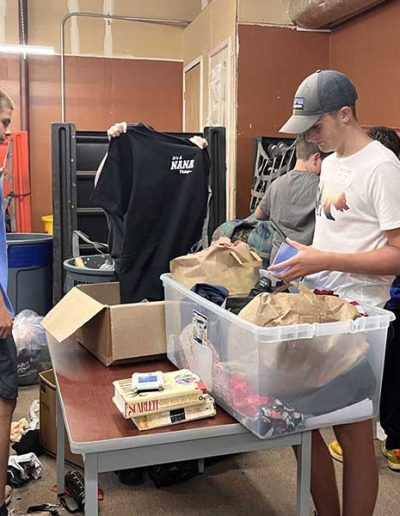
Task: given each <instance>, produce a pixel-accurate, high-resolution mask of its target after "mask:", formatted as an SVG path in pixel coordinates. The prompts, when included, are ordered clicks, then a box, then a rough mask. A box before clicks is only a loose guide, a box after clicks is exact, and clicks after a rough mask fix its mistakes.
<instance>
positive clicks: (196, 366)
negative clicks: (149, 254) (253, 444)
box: [161, 274, 394, 439]
mask: <svg viewBox="0 0 400 516" xmlns="http://www.w3.org/2000/svg"><path fill="white" fill-rule="evenodd" d="M161 279H162V282H163V284H164V289H165V300H166V335H167V351H168V358H169V360H171V362H172V363H173V364H175V365H176V366H177V367H179V368H188V369H190V370H192V371H193V372H195V373H196V374H198V375H199V376H200V377H201V379H202V380H203V381H204V383H205V384H206V385H207V388H208V389H209V391H210V392H211V394H212V395H213V396H214V397H215V399H216V401H217V402H218V404H219V405H220V406H222V407H223V408H224V409H225V410H226V411H227V412H228V413H229V414H231V415H232V416H233V417H235V418H236V419H237V420H238V421H239V422H240V423H242V424H243V425H244V426H245V427H246V428H248V429H249V430H251V431H252V432H253V433H254V434H256V435H257V436H258V437H260V438H262V439H269V438H272V437H275V436H278V435H284V434H288V433H291V432H299V431H302V430H304V429H311V428H321V427H323V426H331V425H336V424H343V423H349V422H354V421H360V420H363V419H369V418H372V417H374V416H376V415H377V414H378V407H379V394H380V388H381V381H382V372H383V360H384V356H385V346H386V335H387V330H388V326H389V323H390V321H391V320H393V319H394V316H393V314H392V313H391V312H388V311H387V310H383V309H380V308H375V307H368V306H365V307H363V308H364V310H365V312H366V313H367V314H368V316H367V317H360V318H359V319H357V320H355V321H344V322H336V323H323V324H298V325H290V326H280V327H269V328H268V327H265V328H263V327H260V326H256V325H255V324H252V323H249V322H247V321H245V320H243V319H240V318H239V317H238V316H236V315H234V314H232V313H230V312H228V311H227V310H225V309H224V308H221V307H219V306H217V305H215V304H214V303H211V302H210V301H208V300H206V299H204V298H202V297H200V296H199V295H198V294H195V293H194V292H192V291H190V290H188V289H187V288H185V287H183V286H182V285H180V284H179V283H177V282H176V281H174V280H173V279H172V278H171V276H170V275H169V274H164V275H162V276H161Z"/></svg>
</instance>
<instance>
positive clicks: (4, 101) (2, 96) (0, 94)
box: [0, 90, 14, 111]
mask: <svg viewBox="0 0 400 516" xmlns="http://www.w3.org/2000/svg"><path fill="white" fill-rule="evenodd" d="M3 109H14V102H13V101H12V99H11V97H9V96H8V95H7V93H5V92H4V91H2V90H0V111H3Z"/></svg>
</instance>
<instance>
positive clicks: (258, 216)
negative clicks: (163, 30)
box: [254, 205, 268, 220]
mask: <svg viewBox="0 0 400 516" xmlns="http://www.w3.org/2000/svg"><path fill="white" fill-rule="evenodd" d="M254 215H255V217H256V219H257V220H267V218H268V217H267V215H266V214H265V213H264V212H263V211H262V209H261V207H260V205H258V206H257V208H256V212H255V214H254Z"/></svg>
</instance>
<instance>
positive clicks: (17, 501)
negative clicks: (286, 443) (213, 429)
mask: <svg viewBox="0 0 400 516" xmlns="http://www.w3.org/2000/svg"><path fill="white" fill-rule="evenodd" d="M38 397H39V392H38V387H37V386H33V387H25V388H22V389H21V390H20V397H19V401H18V405H17V409H16V412H15V416H14V420H15V421H17V420H18V419H20V418H21V417H28V418H29V406H30V404H31V402H32V401H33V400H34V399H35V398H38ZM332 435H333V434H332V432H331V431H326V432H325V437H326V439H327V440H330V439H331V438H332ZM379 446H380V443H379V441H377V442H376V450H377V457H378V462H379V472H380V489H379V497H378V503H377V508H376V511H375V516H398V514H400V509H399V507H400V473H399V474H397V473H395V472H392V471H390V470H389V469H388V468H387V467H386V462H385V459H384V458H383V457H382V455H381V454H380V451H379ZM40 460H41V462H42V464H43V466H44V472H43V476H42V478H41V479H39V480H37V481H31V482H30V483H29V484H27V485H26V486H24V487H22V488H20V489H16V490H14V496H13V500H12V502H11V505H10V509H13V510H14V511H15V514H18V512H19V511H24V510H26V509H27V507H28V506H29V505H32V504H41V503H45V502H50V503H56V496H55V495H54V494H53V493H52V492H51V490H50V489H51V487H52V485H54V483H55V461H54V459H52V458H51V457H48V456H42V457H41V458H40ZM335 467H336V473H337V477H338V481H341V473H342V466H341V464H339V463H335ZM99 485H100V487H101V488H102V489H103V491H104V501H103V502H101V503H100V513H101V514H102V515H107V516H108V515H110V516H111V515H118V516H128V515H133V514H134V515H135V516H145V515H146V516H148V515H151V516H156V515H167V514H168V515H174V516H178V515H179V516H180V515H182V516H183V515H193V516H197V515H199V516H200V515H210V516H214V515H215V516H217V515H218V516H223V515H226V516H228V515H229V516H235V515H237V516H245V515H252V516H258V515H259V516H261V515H262V516H291V515H294V514H295V499H296V489H295V486H296V466H295V460H294V456H293V453H292V451H291V450H290V449H287V448H279V449H273V450H267V451H264V452H255V453H247V454H242V455H234V456H229V457H224V458H218V459H215V460H213V461H210V462H209V464H208V465H207V467H206V471H205V473H204V474H203V475H200V476H198V477H196V478H194V479H192V480H190V481H188V482H185V483H182V484H178V485H175V486H172V487H169V488H163V489H156V488H155V487H154V485H153V484H152V482H151V481H149V480H146V481H145V483H144V484H142V485H140V486H136V487H129V486H125V485H122V484H120V483H119V481H118V479H117V477H116V475H115V474H114V473H107V474H102V475H100V478H99ZM60 513H61V514H63V515H64V514H67V512H66V511H64V510H60Z"/></svg>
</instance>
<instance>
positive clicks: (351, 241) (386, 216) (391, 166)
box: [307, 141, 400, 306]
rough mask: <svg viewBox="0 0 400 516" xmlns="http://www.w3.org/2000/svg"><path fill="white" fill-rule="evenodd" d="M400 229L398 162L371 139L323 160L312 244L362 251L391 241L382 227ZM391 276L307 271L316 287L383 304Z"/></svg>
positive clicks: (318, 247)
mask: <svg viewBox="0 0 400 516" xmlns="http://www.w3.org/2000/svg"><path fill="white" fill-rule="evenodd" d="M396 228H400V162H399V160H398V159H397V158H396V156H395V155H394V154H393V152H392V151H390V150H389V149H387V148H386V147H385V146H383V145H382V144H381V143H380V142H377V141H373V142H371V143H369V144H368V145H366V146H365V147H364V148H363V149H361V150H360V151H358V152H356V153H355V154H352V155H351V156H347V157H338V156H337V155H336V153H335V154H332V155H331V156H328V157H327V158H326V159H325V160H324V161H323V164H322V171H321V180H320V185H319V189H318V194H317V205H316V224H315V233H314V240H313V247H315V248H316V249H320V250H321V251H335V252H338V253H361V252H365V251H371V250H373V249H380V248H381V247H383V246H384V245H386V243H387V239H386V238H385V235H384V231H387V230H390V229H396ZM393 279H394V277H393V276H369V275H366V274H350V273H345V272H337V271H324V272H320V273H318V274H313V275H312V276H308V278H307V284H308V285H310V286H311V287H312V288H323V289H329V290H334V291H335V292H336V293H337V294H339V295H341V296H344V297H347V298H350V299H355V300H357V301H359V302H361V303H365V304H373V305H379V306H383V305H384V303H385V302H386V301H387V300H388V299H389V297H390V295H389V289H390V286H391V284H392V282H393Z"/></svg>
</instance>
